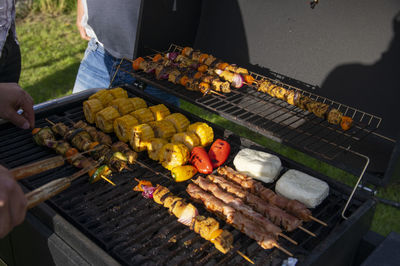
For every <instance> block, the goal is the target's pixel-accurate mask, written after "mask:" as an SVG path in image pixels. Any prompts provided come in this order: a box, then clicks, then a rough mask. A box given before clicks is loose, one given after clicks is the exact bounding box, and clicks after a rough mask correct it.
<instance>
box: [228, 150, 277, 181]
mask: <svg viewBox="0 0 400 266" xmlns="http://www.w3.org/2000/svg"><path fill="white" fill-rule="evenodd" d="M233 164H234V165H235V168H236V170H237V171H239V172H242V173H245V174H247V175H248V176H250V177H252V178H254V179H258V180H260V181H262V182H265V183H272V182H274V180H275V179H276V177H277V176H278V174H279V172H280V171H281V169H282V163H281V160H280V159H279V157H277V156H275V155H272V154H269V153H266V152H262V151H256V150H252V149H247V148H246V149H243V150H240V151H239V152H238V153H237V155H236V156H235V159H234V160H233Z"/></svg>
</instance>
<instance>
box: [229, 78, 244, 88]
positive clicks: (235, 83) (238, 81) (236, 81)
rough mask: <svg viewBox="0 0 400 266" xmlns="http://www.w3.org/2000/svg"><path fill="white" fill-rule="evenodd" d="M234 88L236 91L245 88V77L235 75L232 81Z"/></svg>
mask: <svg viewBox="0 0 400 266" xmlns="http://www.w3.org/2000/svg"><path fill="white" fill-rule="evenodd" d="M231 84H232V86H233V87H235V88H236V89H239V88H241V87H242V86H243V77H242V75H240V74H235V75H234V76H233V80H232V83H231Z"/></svg>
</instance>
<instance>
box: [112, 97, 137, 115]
mask: <svg viewBox="0 0 400 266" xmlns="http://www.w3.org/2000/svg"><path fill="white" fill-rule="evenodd" d="M110 106H112V107H114V108H115V109H117V110H118V112H119V113H120V114H121V115H126V114H129V113H130V112H132V111H134V110H135V108H134V106H133V104H132V103H131V101H130V100H129V99H128V98H117V99H114V100H112V101H111V102H110Z"/></svg>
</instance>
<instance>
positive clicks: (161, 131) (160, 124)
mask: <svg viewBox="0 0 400 266" xmlns="http://www.w3.org/2000/svg"><path fill="white" fill-rule="evenodd" d="M149 125H150V126H151V128H152V129H153V131H154V135H155V136H156V138H163V139H167V140H168V139H170V138H171V137H172V136H173V135H174V134H175V133H176V129H175V127H174V124H172V123H171V122H169V121H167V120H160V121H153V122H149Z"/></svg>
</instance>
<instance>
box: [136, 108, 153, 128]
mask: <svg viewBox="0 0 400 266" xmlns="http://www.w3.org/2000/svg"><path fill="white" fill-rule="evenodd" d="M130 115H132V116H134V117H135V118H136V119H137V120H138V121H139V123H141V124H145V123H148V122H151V121H154V116H153V113H152V112H151V111H150V109H149V108H141V109H138V110H136V111H133V112H132V113H130Z"/></svg>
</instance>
